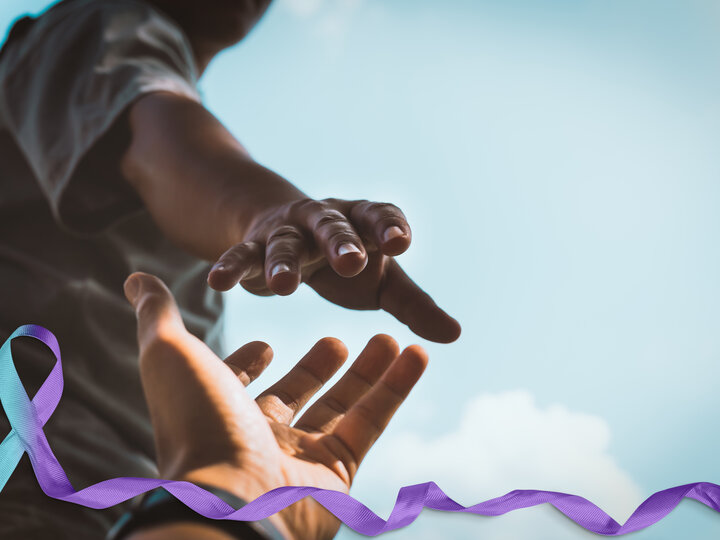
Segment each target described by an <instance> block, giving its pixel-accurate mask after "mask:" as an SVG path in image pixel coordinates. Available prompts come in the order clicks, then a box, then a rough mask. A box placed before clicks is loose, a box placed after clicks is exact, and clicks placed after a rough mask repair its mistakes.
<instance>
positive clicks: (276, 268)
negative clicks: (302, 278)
mask: <svg viewBox="0 0 720 540" xmlns="http://www.w3.org/2000/svg"><path fill="white" fill-rule="evenodd" d="M289 271H290V267H289V266H288V265H287V264H285V263H280V264H276V265H275V266H274V267H273V269H272V271H271V272H270V277H275V276H276V275H278V274H280V273H281V272H289Z"/></svg>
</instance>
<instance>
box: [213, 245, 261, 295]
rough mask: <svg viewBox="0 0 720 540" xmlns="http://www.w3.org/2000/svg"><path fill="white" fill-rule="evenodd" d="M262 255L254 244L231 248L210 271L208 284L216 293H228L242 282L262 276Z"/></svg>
mask: <svg viewBox="0 0 720 540" xmlns="http://www.w3.org/2000/svg"><path fill="white" fill-rule="evenodd" d="M262 255H263V254H262V247H261V246H260V245H259V244H258V243H256V242H245V243H242V244H237V245H235V246H233V247H231V248H230V249H228V250H227V251H226V252H225V253H223V254H222V255H221V256H220V258H219V259H218V260H217V262H216V263H215V265H214V266H213V267H212V268H211V269H210V273H209V274H208V284H209V285H210V287H212V288H213V289H215V290H216V291H228V290H230V289H232V288H233V287H234V286H235V285H237V284H238V282H240V281H242V280H245V279H250V278H252V277H254V276H258V275H262V272H263V258H262Z"/></svg>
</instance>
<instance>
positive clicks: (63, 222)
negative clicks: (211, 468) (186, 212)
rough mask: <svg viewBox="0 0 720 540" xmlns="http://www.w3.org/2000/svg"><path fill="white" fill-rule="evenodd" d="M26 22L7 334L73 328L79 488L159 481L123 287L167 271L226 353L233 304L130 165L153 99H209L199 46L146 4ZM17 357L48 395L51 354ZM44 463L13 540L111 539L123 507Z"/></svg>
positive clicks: (69, 384)
mask: <svg viewBox="0 0 720 540" xmlns="http://www.w3.org/2000/svg"><path fill="white" fill-rule="evenodd" d="M20 26H23V28H19V29H18V31H16V32H14V33H13V34H14V35H11V39H10V41H9V44H8V46H7V47H5V49H4V50H3V52H2V55H1V56H0V180H1V181H0V291H2V294H1V296H0V298H2V309H0V342H1V341H4V340H5V339H6V338H7V337H8V336H9V335H10V333H11V332H12V331H13V330H14V329H15V328H16V327H18V326H20V325H22V324H38V325H41V326H44V327H46V328H48V329H49V330H51V331H52V332H53V333H54V334H55V335H56V336H57V338H58V341H59V343H60V348H61V351H62V359H63V367H64V375H65V389H64V392H63V397H62V399H61V401H60V405H59V406H58V408H57V410H56V411H55V413H54V415H53V416H52V418H51V419H50V420H49V422H48V423H47V426H46V428H45V432H46V434H47V436H48V440H49V442H50V445H51V447H52V448H53V450H54V452H55V455H56V456H57V457H58V460H59V461H60V463H61V464H62V466H63V467H64V468H65V470H66V472H67V473H68V476H69V479H70V481H71V482H72V483H73V485H74V486H75V488H76V489H77V488H82V487H85V486H87V485H89V484H91V483H95V482H98V481H100V480H103V479H106V478H110V477H115V476H154V475H156V474H157V471H156V468H155V465H154V461H153V439H152V431H151V426H150V422H149V419H148V415H147V411H146V406H145V401H144V398H143V394H142V389H141V385H140V380H139V375H138V369H137V346H136V341H135V331H136V330H135V318H134V314H133V312H132V310H131V308H130V306H129V305H128V303H127V302H126V300H125V298H124V296H123V289H122V285H123V281H124V280H125V278H126V277H127V276H128V274H130V273H131V272H134V271H137V270H141V271H145V272H149V273H152V274H155V275H157V276H159V277H160V278H161V279H163V280H164V281H165V283H166V284H167V285H168V287H169V288H170V289H171V290H172V292H173V294H174V295H175V297H176V299H177V301H178V304H179V306H180V308H181V310H182V313H183V317H184V320H185V322H186V325H187V327H188V329H189V330H190V331H191V332H193V333H194V334H196V335H197V336H199V337H200V338H202V339H204V340H205V341H206V342H208V343H209V344H210V346H211V347H213V348H214V349H215V350H216V352H218V353H219V354H221V351H220V346H219V344H220V335H221V328H220V324H219V321H220V314H221V311H222V304H221V297H220V295H219V294H218V293H216V292H214V291H211V290H210V289H209V288H208V286H207V283H206V276H207V272H208V270H209V264H208V263H207V262H204V261H200V260H198V259H196V258H194V257H192V256H190V255H188V254H186V253H185V252H183V251H182V250H180V249H179V248H177V247H176V246H174V245H173V244H171V243H170V241H169V240H167V239H166V238H165V237H164V236H163V235H162V234H161V232H160V230H159V229H158V227H157V226H156V225H155V224H154V223H153V221H152V219H151V217H150V216H149V214H148V213H147V211H146V210H144V208H143V207H142V204H141V201H140V200H139V198H138V197H137V196H136V195H135V194H134V192H133V191H132V190H131V189H130V187H129V186H128V185H127V183H126V182H125V181H124V180H123V178H122V176H121V174H120V171H119V166H118V160H119V158H120V156H121V155H122V152H123V150H124V148H125V147H126V146H125V145H126V144H127V137H128V132H127V128H126V127H125V126H126V118H125V116H124V113H125V112H126V111H127V108H128V106H129V105H130V104H132V103H133V101H134V100H136V99H137V98H138V97H140V96H142V95H144V94H147V93H149V92H156V91H166V92H174V93H177V94H181V95H184V96H188V97H190V98H192V99H195V100H199V99H200V98H199V96H198V93H197V89H196V82H197V75H196V70H195V66H194V63H193V57H192V52H191V49H190V45H189V43H188V40H187V38H186V37H185V35H184V34H183V32H182V31H181V30H180V28H179V27H178V26H177V25H176V24H175V23H174V22H173V21H172V20H171V19H169V18H168V17H166V16H165V15H163V14H162V13H160V12H158V11H157V10H155V9H154V8H152V7H151V6H149V5H148V4H145V3H143V2H141V1H136V0H70V1H68V2H64V3H62V4H60V5H57V6H55V7H53V8H52V9H50V10H49V11H48V12H46V13H45V14H43V15H42V16H40V17H39V18H38V19H36V20H34V21H32V22H30V23H29V24H26V25H20ZM13 356H14V358H15V362H16V365H17V367H18V370H19V372H20V375H21V378H22V380H23V382H24V383H25V386H26V387H27V388H28V389H29V390H30V391H32V392H34V390H35V389H37V388H38V387H39V385H40V384H41V383H42V381H43V380H44V379H45V377H46V376H47V374H48V372H49V369H50V366H51V364H52V355H51V353H49V351H48V350H47V349H45V348H44V347H43V346H42V345H40V344H38V343H37V342H35V341H34V340H29V339H27V338H23V339H19V340H16V341H15V342H14V344H13ZM0 417H1V418H0V436H2V434H4V433H7V431H8V430H9V426H8V423H7V419H6V418H5V416H4V414H2V415H0ZM28 463H29V461H28V460H27V457H24V458H23V464H22V465H21V467H19V468H18V470H17V471H16V472H15V473H14V475H13V477H12V478H11V480H10V482H9V483H8V485H7V486H6V488H5V489H4V490H3V491H2V493H0V538H10V537H12V538H33V537H34V536H33V535H37V537H38V538H49V537H52V538H62V537H63V536H61V534H62V530H65V531H66V536H67V538H74V539H75V538H98V537H100V536H101V535H102V531H103V530H104V529H105V528H106V527H107V526H108V525H109V524H110V523H111V522H112V521H113V520H114V519H115V517H116V516H117V515H118V513H119V512H120V510H121V509H120V508H116V509H113V510H108V511H96V510H85V509H82V508H81V507H77V506H74V505H70V504H67V503H60V502H56V501H53V500H51V499H49V498H48V497H46V496H45V495H44V494H43V493H42V492H41V491H40V490H39V488H38V487H37V482H36V480H35V479H34V477H33V476H32V475H31V474H32V473H31V471H30V468H29V465H28ZM33 527H34V528H33ZM73 527H75V529H74V530H73ZM53 529H55V530H56V533H55V534H54V535H53V536H48V535H47V534H45V533H42V532H40V531H49V530H53ZM67 531H71V532H67Z"/></svg>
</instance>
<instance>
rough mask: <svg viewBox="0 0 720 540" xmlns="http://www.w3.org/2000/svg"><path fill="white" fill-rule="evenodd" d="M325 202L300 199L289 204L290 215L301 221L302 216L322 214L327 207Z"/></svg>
mask: <svg viewBox="0 0 720 540" xmlns="http://www.w3.org/2000/svg"><path fill="white" fill-rule="evenodd" d="M328 206H329V205H328V203H327V202H326V201H324V200H323V201H319V200H316V199H300V200H298V201H295V202H293V203H291V205H290V214H291V215H292V216H296V217H298V218H300V219H302V217H303V216H308V215H313V214H316V213H318V212H322V211H323V210H325V209H326V208H327V207H328Z"/></svg>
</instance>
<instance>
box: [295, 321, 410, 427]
mask: <svg viewBox="0 0 720 540" xmlns="http://www.w3.org/2000/svg"><path fill="white" fill-rule="evenodd" d="M399 352H400V350H399V347H398V344H397V342H396V341H395V340H394V339H393V338H391V337H390V336H387V335H384V334H380V335H377V336H375V337H373V338H372V339H371V340H370V341H369V342H368V344H367V346H366V347H365V348H364V349H363V351H362V352H361V353H360V355H359V356H358V357H357V360H355V362H354V363H353V365H352V366H350V369H349V370H348V371H347V373H345V375H343V376H342V378H341V379H340V380H339V381H338V382H337V383H336V384H335V385H334V386H333V387H332V388H331V389H330V390H328V391H327V392H326V393H325V394H324V395H323V396H322V397H321V398H320V399H319V400H317V401H316V402H315V403H313V404H312V406H311V407H310V408H309V409H308V410H307V412H306V413H305V414H303V415H302V417H301V418H300V420H298V422H297V424H295V427H296V428H298V429H304V430H305V431H324V432H325V433H329V432H330V431H332V429H333V428H334V427H335V425H336V424H337V423H338V422H339V421H340V419H342V417H343V416H344V415H345V413H346V412H347V411H348V409H350V407H352V405H353V404H354V403H355V402H356V401H357V400H358V399H360V398H361V397H362V396H363V395H364V394H365V393H366V392H367V391H368V390H370V388H372V386H373V385H374V384H375V383H376V382H377V381H378V379H380V377H381V376H382V374H383V373H385V370H386V369H387V368H388V366H389V365H390V364H391V363H392V361H393V360H394V359H395V358H397V355H398V354H399Z"/></svg>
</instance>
